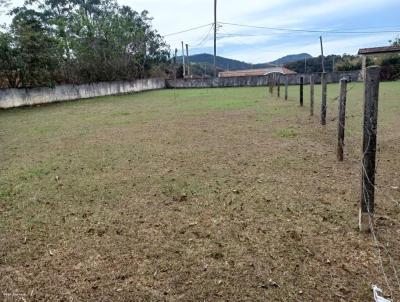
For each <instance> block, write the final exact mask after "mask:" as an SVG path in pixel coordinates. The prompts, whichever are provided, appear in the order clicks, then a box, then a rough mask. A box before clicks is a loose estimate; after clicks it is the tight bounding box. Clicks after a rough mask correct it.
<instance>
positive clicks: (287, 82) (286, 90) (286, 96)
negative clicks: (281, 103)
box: [285, 75, 289, 101]
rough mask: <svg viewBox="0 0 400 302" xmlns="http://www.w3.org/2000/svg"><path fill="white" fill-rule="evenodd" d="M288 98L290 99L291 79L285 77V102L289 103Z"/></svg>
mask: <svg viewBox="0 0 400 302" xmlns="http://www.w3.org/2000/svg"><path fill="white" fill-rule="evenodd" d="M288 97H289V78H288V76H287V75H286V76H285V100H286V101H287V99H288Z"/></svg>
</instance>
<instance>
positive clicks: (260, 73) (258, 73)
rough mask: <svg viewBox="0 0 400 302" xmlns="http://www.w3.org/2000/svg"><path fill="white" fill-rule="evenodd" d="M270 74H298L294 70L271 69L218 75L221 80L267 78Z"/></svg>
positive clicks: (226, 72)
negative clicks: (230, 78)
mask: <svg viewBox="0 0 400 302" xmlns="http://www.w3.org/2000/svg"><path fill="white" fill-rule="evenodd" d="M270 73H280V74H284V75H288V74H296V72H294V71H293V70H290V69H287V68H285V67H269V68H261V69H247V70H232V71H223V72H220V73H219V74H218V77H220V78H229V77H251V76H253V77H254V76H265V75H267V74H270Z"/></svg>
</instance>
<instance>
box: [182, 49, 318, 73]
mask: <svg viewBox="0 0 400 302" xmlns="http://www.w3.org/2000/svg"><path fill="white" fill-rule="evenodd" d="M305 58H307V59H312V58H313V57H312V56H311V55H309V54H307V53H301V54H295V55H288V56H285V57H282V58H280V59H278V60H275V61H273V62H270V63H261V64H250V63H246V62H242V61H238V60H233V59H228V58H224V57H220V56H217V71H218V72H220V71H227V70H245V69H259V68H268V67H274V66H277V65H280V66H283V65H287V64H291V63H293V62H299V61H301V60H302V61H304V59H305ZM189 60H190V65H191V74H192V75H195V76H205V75H208V76H213V74H214V72H213V70H214V56H213V55H211V54H206V53H204V54H197V55H192V56H190V57H189ZM177 62H178V63H181V62H182V56H179V57H177ZM303 65H304V64H303Z"/></svg>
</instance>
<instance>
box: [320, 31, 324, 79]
mask: <svg viewBox="0 0 400 302" xmlns="http://www.w3.org/2000/svg"><path fill="white" fill-rule="evenodd" d="M319 40H320V41H321V56H322V57H321V59H322V72H325V59H324V46H323V44H322V36H320V37H319Z"/></svg>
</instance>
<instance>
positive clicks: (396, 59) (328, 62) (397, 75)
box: [285, 41, 400, 80]
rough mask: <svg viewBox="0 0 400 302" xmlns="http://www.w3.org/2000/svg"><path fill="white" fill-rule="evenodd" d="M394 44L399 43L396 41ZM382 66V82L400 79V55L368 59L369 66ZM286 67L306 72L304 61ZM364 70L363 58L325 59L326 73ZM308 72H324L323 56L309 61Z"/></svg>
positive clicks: (340, 57)
mask: <svg viewBox="0 0 400 302" xmlns="http://www.w3.org/2000/svg"><path fill="white" fill-rule="evenodd" d="M394 43H397V42H396V41H395V42H394ZM373 64H376V65H380V66H381V67H382V71H381V78H382V80H397V79H400V56H399V54H394V55H386V56H378V57H376V58H370V57H368V58H367V66H369V65H373ZM285 67H287V68H289V69H291V70H294V71H296V72H298V73H304V72H305V62H304V60H301V61H297V62H293V63H288V64H286V65H285ZM361 68H362V64H361V57H359V56H352V55H346V54H345V55H343V56H337V55H330V56H327V57H325V71H327V72H331V71H351V70H360V69H361ZM307 72H322V63H321V56H319V57H317V58H312V59H308V60H307Z"/></svg>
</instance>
